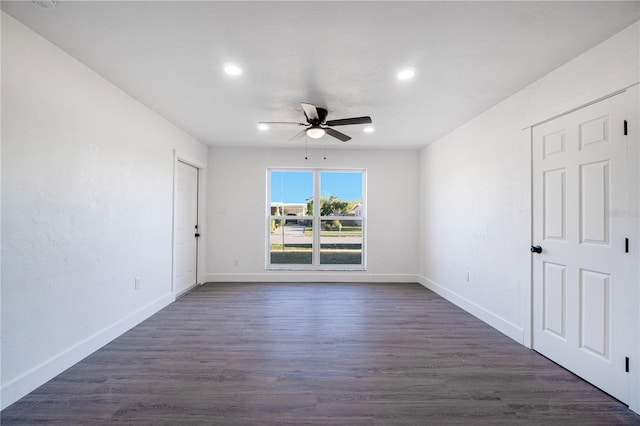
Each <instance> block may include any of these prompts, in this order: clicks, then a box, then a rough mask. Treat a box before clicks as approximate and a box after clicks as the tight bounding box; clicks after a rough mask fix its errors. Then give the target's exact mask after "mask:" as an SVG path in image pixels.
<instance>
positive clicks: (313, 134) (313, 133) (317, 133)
mask: <svg viewBox="0 0 640 426" xmlns="http://www.w3.org/2000/svg"><path fill="white" fill-rule="evenodd" d="M324 133H325V131H324V129H323V128H321V127H310V128H308V129H307V135H309V137H310V138H313V139H319V138H321V137H323V136H324Z"/></svg>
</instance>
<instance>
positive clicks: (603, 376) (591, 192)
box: [532, 92, 637, 402]
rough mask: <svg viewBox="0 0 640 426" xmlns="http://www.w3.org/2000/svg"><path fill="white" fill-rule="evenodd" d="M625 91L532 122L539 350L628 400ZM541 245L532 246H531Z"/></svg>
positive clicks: (536, 336) (535, 327)
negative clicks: (577, 108)
mask: <svg viewBox="0 0 640 426" xmlns="http://www.w3.org/2000/svg"><path fill="white" fill-rule="evenodd" d="M629 96H636V101H635V102H637V94H636V92H634V94H633V95H631V94H629V93H627V92H625V93H621V94H619V95H616V96H614V97H611V98H608V99H605V100H603V101H600V102H598V103H595V104H593V105H590V106H588V107H585V108H582V109H580V110H578V111H575V112H573V113H570V114H567V115H565V116H562V117H559V118H557V119H554V120H552V121H550V122H547V123H544V124H541V125H539V126H536V127H534V129H533V221H534V224H533V236H534V244H535V245H536V246H541V249H542V252H541V253H539V254H537V253H536V254H534V255H533V303H534V307H533V348H534V349H535V350H536V351H538V352H540V353H542V354H543V355H545V356H547V357H548V358H550V359H552V360H553V361H555V362H557V363H558V364H560V365H562V366H564V367H565V368H567V369H568V370H571V371H573V372H574V373H576V374H577V375H579V376H581V377H583V378H584V379H585V380H587V381H589V382H591V383H592V384H594V385H595V386H598V387H599V388H601V389H602V390H604V391H605V392H607V393H609V394H610V395H612V396H614V397H616V398H618V399H619V400H621V401H623V402H626V401H628V397H629V389H628V383H629V373H628V372H627V370H628V361H627V357H629V356H630V351H632V350H633V348H631V347H630V346H629V345H628V343H627V342H628V340H629V336H630V334H629V333H631V330H634V329H635V328H634V327H633V326H631V327H629V321H628V320H629V313H630V312H632V310H633V309H634V308H633V306H631V305H630V303H631V300H630V296H631V294H633V293H632V291H631V282H630V278H629V254H628V253H626V240H625V239H626V238H628V237H630V236H631V235H630V227H629V223H628V222H627V220H626V218H625V217H624V215H622V214H618V213H617V212H625V211H629V210H628V209H629V208H630V206H629V205H628V204H627V203H628V202H629V201H628V200H629V192H628V191H629V182H628V179H629V178H628V167H630V166H634V164H635V161H633V160H632V159H630V158H628V156H627V144H628V142H627V139H628V137H627V136H625V120H630V119H635V117H629V116H628V114H627V111H628V107H627V106H628V105H629V101H630V100H629ZM532 251H534V247H532Z"/></svg>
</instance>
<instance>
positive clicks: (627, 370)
mask: <svg viewBox="0 0 640 426" xmlns="http://www.w3.org/2000/svg"><path fill="white" fill-rule="evenodd" d="M624 372H625V373H628V372H629V357H628V356H627V357H625V358H624Z"/></svg>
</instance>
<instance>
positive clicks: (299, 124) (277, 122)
mask: <svg viewBox="0 0 640 426" xmlns="http://www.w3.org/2000/svg"><path fill="white" fill-rule="evenodd" d="M258 124H294V125H296V126H307V124H305V123H298V122H297V121H258Z"/></svg>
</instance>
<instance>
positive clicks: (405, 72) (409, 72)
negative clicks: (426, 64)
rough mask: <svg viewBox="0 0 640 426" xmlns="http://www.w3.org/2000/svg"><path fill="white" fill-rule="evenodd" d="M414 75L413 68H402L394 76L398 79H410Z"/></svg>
mask: <svg viewBox="0 0 640 426" xmlns="http://www.w3.org/2000/svg"><path fill="white" fill-rule="evenodd" d="M414 75H416V70H415V69H413V68H404V69H402V70H400V72H398V74H397V75H396V77H398V80H409V79H412V78H413V76H414Z"/></svg>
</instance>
